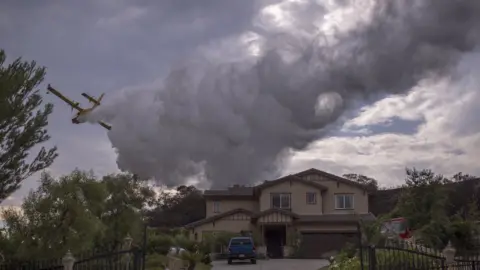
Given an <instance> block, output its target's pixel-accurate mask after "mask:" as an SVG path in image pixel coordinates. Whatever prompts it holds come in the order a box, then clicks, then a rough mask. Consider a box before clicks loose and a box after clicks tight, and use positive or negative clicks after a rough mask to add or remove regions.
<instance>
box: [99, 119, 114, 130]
mask: <svg viewBox="0 0 480 270" xmlns="http://www.w3.org/2000/svg"><path fill="white" fill-rule="evenodd" d="M98 124H100V126H102V127H104V128H106V129H108V130H110V129H112V127H111V126H110V125H108V124H106V123H105V122H102V121H98Z"/></svg>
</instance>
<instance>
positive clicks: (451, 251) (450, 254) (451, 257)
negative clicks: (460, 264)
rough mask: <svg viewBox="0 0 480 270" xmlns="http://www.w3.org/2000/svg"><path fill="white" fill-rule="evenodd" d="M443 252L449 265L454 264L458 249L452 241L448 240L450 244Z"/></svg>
mask: <svg viewBox="0 0 480 270" xmlns="http://www.w3.org/2000/svg"><path fill="white" fill-rule="evenodd" d="M442 253H443V255H444V256H445V261H446V263H447V265H449V264H452V263H453V262H454V261H455V253H456V250H455V248H454V247H453V246H452V243H451V242H450V241H449V242H448V245H447V246H446V247H445V248H444V249H443V251H442Z"/></svg>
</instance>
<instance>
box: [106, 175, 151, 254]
mask: <svg viewBox="0 0 480 270" xmlns="http://www.w3.org/2000/svg"><path fill="white" fill-rule="evenodd" d="M101 183H102V184H104V185H105V187H106V190H107V194H108V197H106V198H105V200H104V202H103V203H104V208H103V212H102V213H101V220H102V222H103V224H105V226H106V227H108V228H109V229H108V230H107V231H106V232H105V235H104V237H103V238H102V239H101V240H102V241H103V243H107V244H109V245H111V246H110V247H108V246H104V248H111V249H116V248H118V247H119V245H121V244H122V243H123V239H124V237H125V235H127V234H130V235H131V236H132V237H133V239H134V240H141V239H142V236H141V234H142V233H143V229H142V228H143V225H144V220H143V211H142V210H144V209H145V207H147V206H151V205H152V204H153V202H154V198H155V192H154V191H153V190H152V189H151V188H150V187H148V186H146V185H145V182H143V181H140V180H137V179H136V178H135V177H134V176H133V175H131V174H111V175H107V176H105V177H103V179H102V181H101ZM101 244H102V243H98V245H101Z"/></svg>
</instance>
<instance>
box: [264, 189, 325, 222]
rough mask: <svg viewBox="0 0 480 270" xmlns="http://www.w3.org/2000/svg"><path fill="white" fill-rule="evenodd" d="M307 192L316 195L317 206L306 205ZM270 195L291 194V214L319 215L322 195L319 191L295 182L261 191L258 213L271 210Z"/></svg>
mask: <svg viewBox="0 0 480 270" xmlns="http://www.w3.org/2000/svg"><path fill="white" fill-rule="evenodd" d="M307 192H315V193H317V204H307ZM270 193H291V209H292V212H294V213H296V214H299V215H321V214H322V201H323V200H322V194H321V193H320V190H319V189H317V188H315V187H312V186H309V185H305V184H303V183H299V182H295V181H287V182H284V183H280V184H278V185H274V186H271V187H268V188H265V189H264V190H262V193H261V195H260V211H265V210H268V209H270V208H271V205H270V203H271V201H270V200H271V197H270Z"/></svg>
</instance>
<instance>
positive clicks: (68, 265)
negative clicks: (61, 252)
mask: <svg viewBox="0 0 480 270" xmlns="http://www.w3.org/2000/svg"><path fill="white" fill-rule="evenodd" d="M62 264H63V269H64V270H73V265H74V264H75V258H74V257H73V255H72V253H71V252H70V250H69V251H67V254H65V256H63V259H62Z"/></svg>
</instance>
